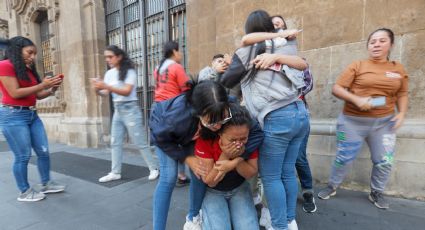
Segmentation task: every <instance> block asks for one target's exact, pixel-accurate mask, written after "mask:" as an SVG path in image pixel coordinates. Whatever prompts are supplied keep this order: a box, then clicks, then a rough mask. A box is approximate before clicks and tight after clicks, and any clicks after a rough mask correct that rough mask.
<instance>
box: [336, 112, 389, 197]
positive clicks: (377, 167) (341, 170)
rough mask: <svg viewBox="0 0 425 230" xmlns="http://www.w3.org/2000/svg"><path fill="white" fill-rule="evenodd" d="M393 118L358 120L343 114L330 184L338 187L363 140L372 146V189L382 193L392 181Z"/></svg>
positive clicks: (370, 148) (339, 124) (339, 120)
mask: <svg viewBox="0 0 425 230" xmlns="http://www.w3.org/2000/svg"><path fill="white" fill-rule="evenodd" d="M393 117H394V116H393V115H391V116H387V117H382V118H371V117H355V116H347V115H344V114H342V113H341V114H340V115H339V117H338V122H337V130H336V137H337V152H336V158H335V161H334V163H333V165H332V170H331V175H330V178H329V185H330V186H333V187H334V188H336V187H338V186H339V185H340V184H341V183H342V181H343V180H344V177H345V175H346V174H347V171H348V169H349V166H350V165H351V164H352V163H353V161H354V160H355V159H356V157H357V155H358V153H359V152H360V150H361V148H362V145H363V141H366V143H367V144H368V146H369V150H370V153H371V159H372V163H373V168H372V175H371V182H370V187H371V189H372V190H373V191H379V192H383V191H384V188H385V185H386V184H387V182H388V180H389V178H390V172H391V167H392V164H393V162H394V150H395V143H396V135H395V130H393V126H394V122H393V121H391V119H392V118H393Z"/></svg>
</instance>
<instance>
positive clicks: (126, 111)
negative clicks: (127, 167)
mask: <svg viewBox="0 0 425 230" xmlns="http://www.w3.org/2000/svg"><path fill="white" fill-rule="evenodd" d="M114 109H115V111H114V116H113V118H112V128H111V155H112V165H111V172H113V173H117V174H121V165H122V147H123V142H124V136H125V132H126V130H127V131H128V135H129V136H130V138H131V141H133V143H134V144H136V145H137V147H138V148H139V151H140V154H141V155H142V157H143V159H144V160H145V162H146V164H147V165H148V167H149V170H154V169H157V168H158V165H157V162H156V161H155V159H154V157H153V154H152V153H151V151H150V147H149V145H148V144H147V142H146V140H145V137H144V136H142V131H143V128H142V113H141V112H140V107H139V105H138V104H137V101H128V102H114ZM143 149H145V151H143Z"/></svg>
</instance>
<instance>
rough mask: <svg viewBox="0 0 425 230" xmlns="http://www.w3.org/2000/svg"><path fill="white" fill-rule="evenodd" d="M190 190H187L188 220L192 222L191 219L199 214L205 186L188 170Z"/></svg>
mask: <svg viewBox="0 0 425 230" xmlns="http://www.w3.org/2000/svg"><path fill="white" fill-rule="evenodd" d="M190 177H191V181H190V188H189V213H188V216H187V217H188V219H189V220H193V217H195V216H197V215H198V214H199V210H201V207H202V201H203V200H204V197H205V192H206V190H207V185H206V184H204V182H203V181H201V180H200V179H198V178H197V177H196V176H195V174H194V173H193V172H192V170H190Z"/></svg>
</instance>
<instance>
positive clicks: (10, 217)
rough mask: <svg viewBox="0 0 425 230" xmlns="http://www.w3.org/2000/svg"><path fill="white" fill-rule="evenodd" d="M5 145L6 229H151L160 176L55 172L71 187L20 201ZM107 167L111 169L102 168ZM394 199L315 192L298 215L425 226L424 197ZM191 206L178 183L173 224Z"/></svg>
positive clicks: (0, 208)
mask: <svg viewBox="0 0 425 230" xmlns="http://www.w3.org/2000/svg"><path fill="white" fill-rule="evenodd" d="M2 143H3V144H5V143H4V142H2ZM50 149H51V152H52V156H53V154H58V152H66V153H67V154H75V155H78V156H89V157H92V158H97V159H106V160H109V156H110V155H109V150H108V149H80V148H74V147H69V146H65V145H60V144H51V146H50ZM5 150H6V149H4V148H1V151H3V152H0V229H1V230H9V229H11V230H12V229H13V230H15V229H25V230H35V229H47V230H49V229H64V230H65V229H70V230H71V229H90V230H92V229H120V230H121V229H146V230H147V229H152V222H151V218H152V194H153V191H154V189H155V185H156V182H149V181H148V180H147V177H142V178H139V179H135V180H132V181H129V182H126V183H122V184H119V185H116V186H113V187H105V186H102V185H99V184H97V183H93V182H89V181H87V180H83V179H79V178H76V177H72V176H69V175H67V174H66V173H64V174H60V173H56V172H52V178H53V179H54V180H56V181H57V182H60V183H64V184H66V185H67V186H68V187H67V190H66V192H65V193H61V194H51V195H48V198H47V199H46V200H44V201H41V202H36V203H21V202H17V201H16V197H17V195H18V190H17V188H16V186H15V181H14V179H13V175H12V171H11V166H12V161H13V157H12V153H10V152H7V150H6V151H5ZM70 156H74V155H70ZM52 158H53V157H52ZM124 162H125V163H128V164H132V165H137V166H144V162H143V161H142V159H141V157H140V156H139V155H137V154H135V153H132V152H131V151H127V152H126V154H125V157H124ZM58 167H59V166H58ZM64 172H65V171H64ZM103 173H107V172H106V171H105V172H100V174H103ZM83 176H84V175H83ZM87 176H89V175H87ZM29 180H30V183H31V184H36V183H38V180H39V177H38V172H37V168H36V167H35V166H34V165H33V164H30V165H29ZM390 200H391V203H392V205H391V208H390V209H389V210H387V211H383V210H378V209H377V208H375V207H374V206H373V205H371V203H370V202H369V201H368V200H367V194H366V193H362V192H353V191H345V190H339V191H338V194H337V196H336V197H335V198H333V199H331V200H329V201H321V200H319V199H317V198H316V201H317V204H318V211H317V212H316V213H314V214H305V213H303V212H302V210H301V208H300V206H298V210H297V221H298V225H299V228H300V229H301V230H303V229H317V230H332V229H353V230H354V229H356V230H357V229H362V230H368V229H371V230H372V229H374V230H376V229H385V230H391V229H394V230H399V229H424V226H425V202H420V201H412V200H405V199H399V198H390ZM187 207H188V188H187V187H185V188H176V189H175V190H174V194H173V198H172V204H171V210H170V213H169V219H168V229H173V230H174V229H182V226H183V224H184V218H185V212H186V210H187Z"/></svg>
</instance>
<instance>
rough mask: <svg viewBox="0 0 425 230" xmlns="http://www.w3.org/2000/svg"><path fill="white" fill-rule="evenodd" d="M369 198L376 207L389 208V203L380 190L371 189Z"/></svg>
mask: <svg viewBox="0 0 425 230" xmlns="http://www.w3.org/2000/svg"><path fill="white" fill-rule="evenodd" d="M369 200H370V202H372V203H373V204H374V205H375V206H376V207H378V208H380V209H387V208H389V206H390V205H389V204H388V201H387V199H385V197H384V195H383V194H382V193H381V192H378V191H372V192H370V194H369Z"/></svg>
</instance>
